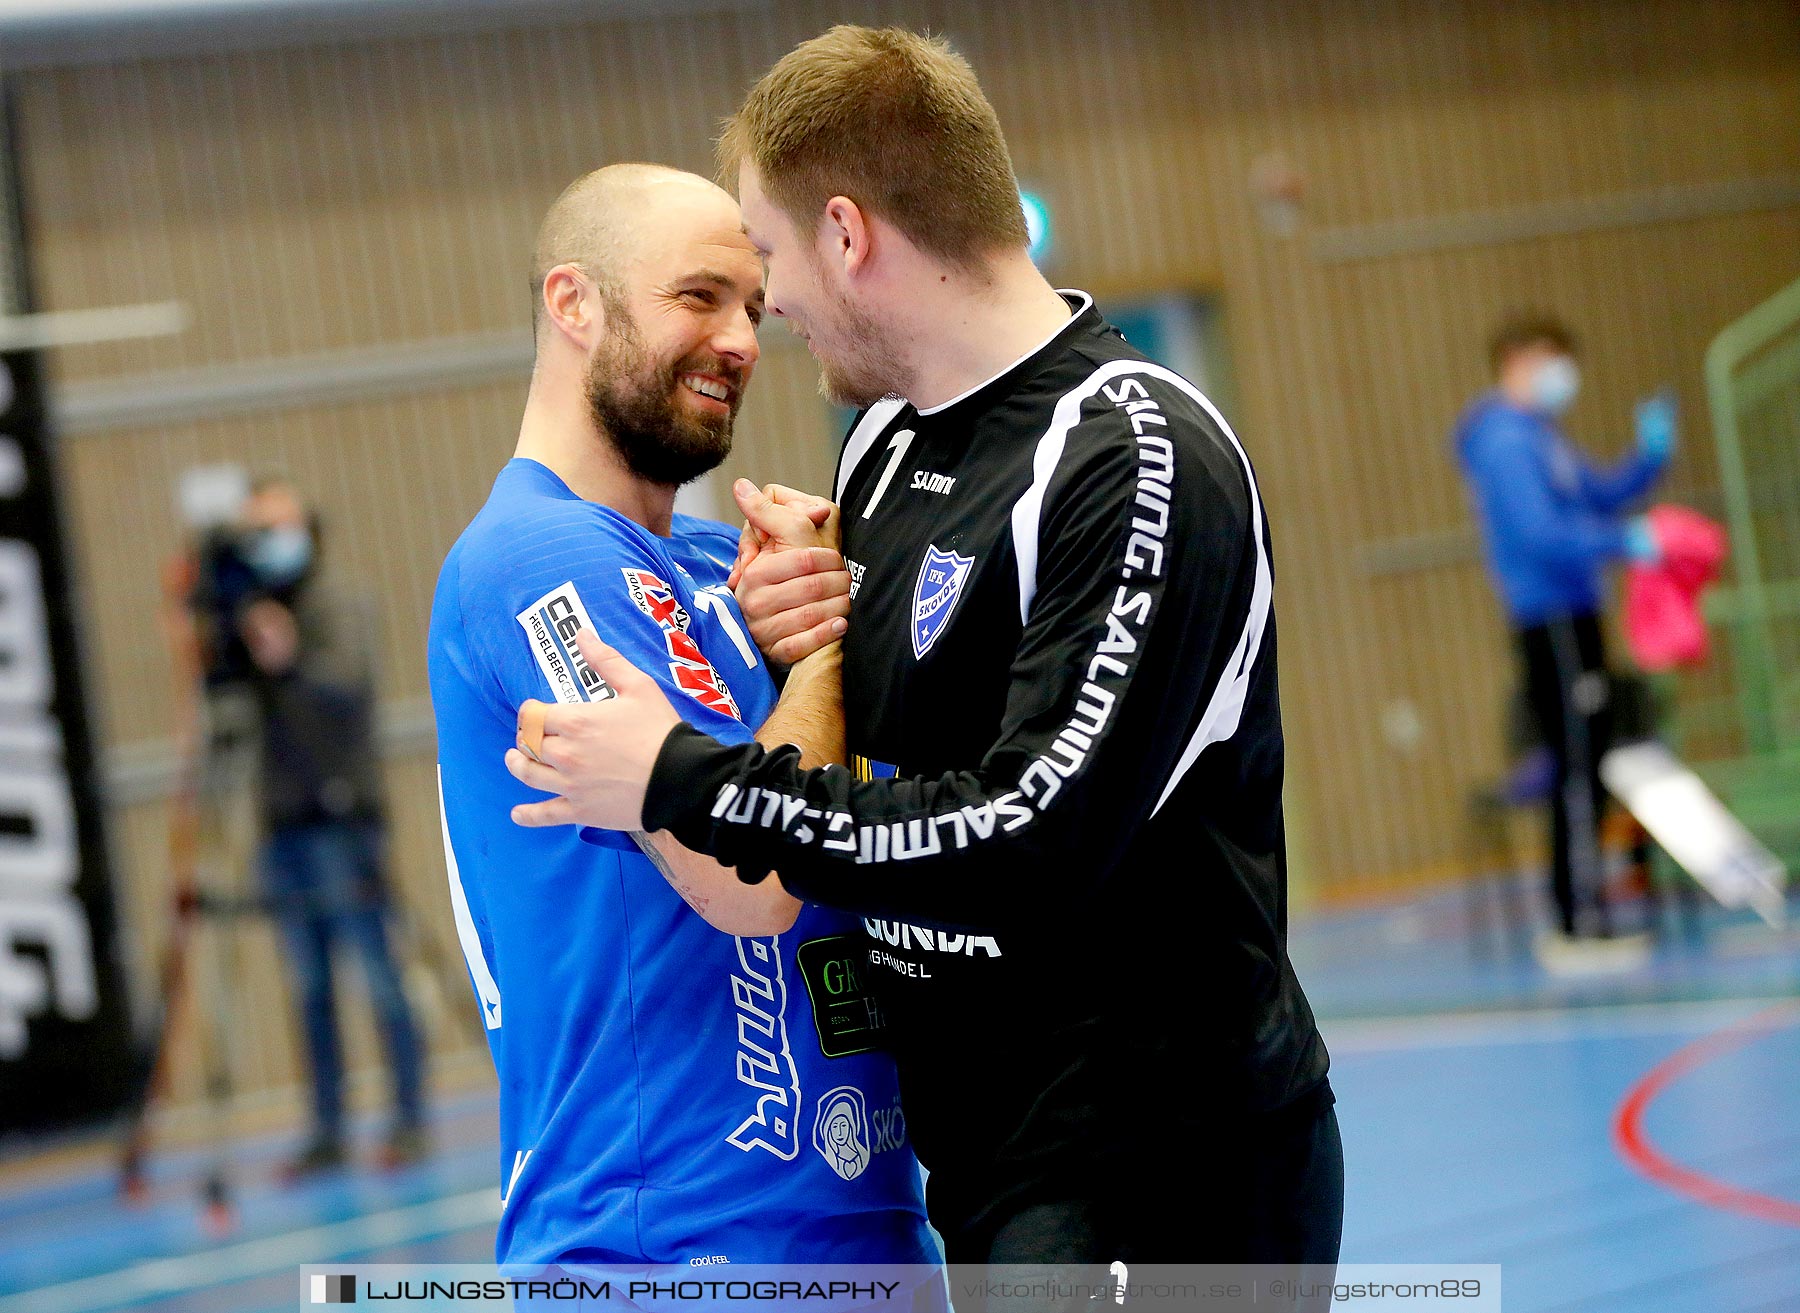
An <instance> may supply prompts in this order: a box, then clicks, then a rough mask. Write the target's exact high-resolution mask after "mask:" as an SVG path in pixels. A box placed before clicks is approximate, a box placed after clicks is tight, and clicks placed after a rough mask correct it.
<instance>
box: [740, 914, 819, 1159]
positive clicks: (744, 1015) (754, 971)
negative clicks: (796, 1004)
mask: <svg viewBox="0 0 1800 1313" xmlns="http://www.w3.org/2000/svg"><path fill="white" fill-rule="evenodd" d="M780 950H781V936H779V935H774V936H771V937H769V938H767V939H748V938H743V937H740V938H739V939H738V940H737V958H738V968H739V969H738V971H737V972H735V973H733V975H732V977H731V998H732V1002H734V1003H735V1004H736V1005H737V1036H738V1044H737V1078H738V1081H739V1082H740V1083H742V1084H744V1085H748V1086H749V1087H750V1088H751V1089H753V1090H759V1091H761V1093H760V1094H758V1096H757V1099H756V1111H755V1112H753V1113H751V1114H750V1115H749V1116H748V1117H746V1118H744V1120H743V1121H742V1122H741V1123H739V1125H738V1128H737V1129H736V1130H735V1131H733V1132H732V1133H731V1134H730V1135H728V1136H726V1137H725V1142H726V1143H727V1144H730V1145H732V1146H733V1147H734V1148H738V1149H742V1150H743V1151H744V1152H745V1153H748V1152H750V1151H751V1150H752V1149H764V1150H767V1151H768V1152H769V1153H772V1154H774V1155H775V1156H776V1157H777V1158H779V1159H781V1160H782V1161H783V1162H792V1161H793V1160H794V1158H795V1157H796V1156H797V1155H798V1154H799V1152H800V1126H799V1115H800V1107H801V1101H800V1072H799V1069H798V1068H797V1067H795V1065H794V1055H793V1052H792V1050H791V1049H790V1048H789V1047H788V1031H787V980H786V978H785V977H784V976H783V975H782V970H781V951H780Z"/></svg>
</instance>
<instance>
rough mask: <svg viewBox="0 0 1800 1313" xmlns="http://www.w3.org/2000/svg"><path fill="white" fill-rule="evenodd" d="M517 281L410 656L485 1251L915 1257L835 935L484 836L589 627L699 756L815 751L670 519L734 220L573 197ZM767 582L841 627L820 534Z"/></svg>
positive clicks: (727, 433) (713, 371)
mask: <svg viewBox="0 0 1800 1313" xmlns="http://www.w3.org/2000/svg"><path fill="white" fill-rule="evenodd" d="M532 279H533V286H534V288H535V289H536V293H535V294H536V297H537V303H536V315H535V317H536V321H537V358H536V363H535V366H534V369H533V374H532V381H531V388H530V392H529V395H528V397H527V400H526V406H525V414H524V418H523V421H522V423H521V425H520V432H519V441H518V446H517V448H516V450H515V454H514V457H513V459H512V460H510V461H509V462H508V463H507V464H506V465H505V466H504V467H503V468H502V469H501V471H500V473H499V476H498V478H496V479H495V481H494V487H493V492H492V494H491V495H490V496H489V498H488V501H487V504H486V505H485V506H483V507H482V509H481V511H480V512H479V513H478V514H477V515H476V516H475V519H474V521H473V522H472V523H471V524H470V525H469V526H468V528H467V529H466V530H465V531H464V532H463V534H462V536H461V537H460V538H459V539H458V540H457V542H456V545H455V546H454V547H452V548H451V550H450V553H449V556H448V558H447V559H446V560H445V562H444V566H443V571H442V573H441V575H440V577H439V580H438V588H437V594H436V598H435V600H434V602H433V606H432V615H431V631H430V640H429V667H430V677H431V696H432V705H433V709H434V712H435V714H436V718H437V732H438V768H439V787H440V792H441V796H442V807H443V823H444V841H445V847H446V857H447V864H448V874H449V893H450V901H451V906H452V911H453V914H454V916H455V920H456V926H457V930H458V934H459V936H460V939H461V944H462V949H463V954H464V956H465V958H466V959H467V963H468V968H469V975H470V980H471V982H472V984H473V985H474V989H475V994H476V997H477V999H478V1001H479V1004H480V1008H481V1015H482V1019H483V1021H484V1023H485V1025H486V1027H487V1036H488V1043H489V1046H490V1048H491V1050H492V1054H493V1059H494V1066H495V1069H496V1071H497V1073H498V1075H499V1082H500V1135H501V1152H500V1162H499V1164H498V1167H499V1184H500V1187H501V1195H502V1202H503V1210H502V1213H501V1218H500V1223H499V1229H498V1234H497V1237H496V1242H495V1248H496V1257H497V1259H498V1261H500V1262H502V1263H506V1264H518V1265H531V1266H549V1265H559V1266H564V1267H588V1266H593V1267H601V1268H604V1267H610V1266H613V1265H632V1264H680V1265H682V1266H683V1267H706V1268H709V1269H710V1268H713V1267H715V1266H721V1265H726V1264H730V1265H733V1266H741V1265H742V1264H745V1263H751V1264H759V1263H799V1262H805V1263H856V1264H915V1263H925V1264H929V1263H934V1262H935V1261H936V1257H937V1251H936V1248H935V1244H934V1242H933V1241H932V1239H931V1237H930V1234H929V1232H928V1230H927V1228H926V1225H925V1220H924V1209H923V1201H922V1197H921V1190H920V1179H919V1168H918V1163H917V1161H916V1159H915V1158H914V1156H913V1153H912V1150H911V1147H910V1143H909V1139H908V1136H907V1133H906V1122H905V1116H904V1114H903V1112H902V1111H901V1109H900V1105H899V1093H898V1084H897V1080H896V1077H895V1073H894V1068H893V1064H892V1062H891V1060H890V1059H889V1058H888V1056H887V1054H886V1053H885V1052H884V1051H882V1049H883V1038H884V1037H883V1033H882V1032H883V1029H884V1018H883V1017H882V1015H881V1014H880V1013H879V1010H878V1009H876V1008H875V1007H873V1006H872V1001H871V999H870V997H869V995H868V993H867V991H866V989H865V988H864V986H863V984H862V981H861V974H862V973H861V970H860V960H861V957H862V956H863V950H862V949H861V948H860V944H861V943H862V941H863V939H864V936H863V934H862V931H861V927H860V926H858V925H857V924H856V922H855V921H854V920H852V919H851V918H849V917H847V916H843V915H841V914H838V913H835V912H831V911H828V910H827V909H824V908H818V907H809V906H802V905H801V904H800V903H799V902H797V901H796V900H794V899H793V898H791V897H789V896H788V895H787V894H786V893H784V892H782V890H781V888H780V886H779V884H778V883H777V882H775V881H767V882H765V883H764V884H762V885H757V886H751V885H747V884H743V883H742V882H740V881H739V880H738V879H737V878H736V875H735V873H734V872H733V871H731V870H729V869H727V868H721V867H720V866H719V865H718V864H717V863H716V862H714V861H713V860H712V859H711V858H709V857H701V856H699V855H697V854H694V853H691V852H688V851H686V850H684V849H682V848H681V847H680V845H678V844H676V843H674V841H673V840H671V839H670V838H669V836H667V835H646V834H641V833H629V834H628V833H614V832H602V831H593V830H587V831H578V830H576V829H574V828H563V829H554V830H550V829H535V830H533V829H524V828H522V827H520V826H517V825H514V824H513V822H512V819H511V817H510V814H509V813H510V810H511V808H512V807H513V806H514V805H515V804H517V803H521V802H527V801H531V800H533V799H534V798H535V797H536V795H535V794H534V793H533V792H532V791H531V790H529V789H527V788H525V787H524V786H523V785H521V784H519V783H518V782H517V781H515V780H514V779H513V778H512V777H511V776H510V775H509V774H507V771H506V768H505V766H504V764H503V761H502V757H503V754H504V753H505V751H506V749H507V748H509V747H511V746H512V745H513V744H514V742H515V737H516V735H517V734H518V732H519V726H518V723H517V711H516V708H517V707H518V706H519V704H520V703H522V702H525V701H527V700H529V699H533V698H536V699H542V700H544V701H546V702H580V701H588V700H591V699H596V698H603V697H607V696H610V695H611V690H610V689H609V688H608V687H607V686H606V685H605V683H604V682H603V681H602V680H600V679H599V678H598V677H597V676H596V674H595V672H594V670H593V668H592V667H591V666H590V665H588V664H587V662H586V661H585V660H584V659H583V657H582V654H581V651H580V648H579V646H578V645H577V644H576V643H575V641H574V636H575V634H576V633H577V632H578V631H579V630H580V629H581V628H584V627H585V628H592V629H593V630H594V631H595V632H597V633H598V634H599V635H601V636H602V637H603V638H604V639H605V640H606V641H607V642H609V643H611V644H613V645H615V646H616V647H618V648H620V649H621V650H624V651H629V652H631V653H632V655H633V659H634V660H636V661H637V662H638V663H639V664H640V665H641V666H642V668H643V669H645V670H649V671H654V672H655V675H656V678H657V680H658V681H659V683H660V684H661V685H662V687H663V688H664V689H666V690H667V692H668V696H669V697H670V698H671V699H672V700H674V701H675V702H676V703H677V704H679V705H680V707H681V708H682V713H683V714H684V715H686V716H687V717H689V718H690V720H691V722H692V723H693V724H694V725H696V726H699V727H702V728H704V729H705V730H707V731H708V732H710V733H713V734H716V735H718V736H720V737H721V738H724V739H727V740H728V741H731V742H737V743H742V742H748V741H749V740H750V739H751V738H752V737H753V736H758V735H767V736H768V737H769V741H771V742H774V743H785V742H790V741H793V742H802V743H806V742H811V741H813V739H811V738H809V737H808V736H807V734H805V733H795V727H793V726H788V725H784V724H782V723H781V719H782V713H781V712H779V711H774V710H773V708H774V707H775V701H776V698H775V688H774V684H773V682H772V680H771V678H770V675H769V671H768V668H767V666H766V665H765V664H764V658H763V655H762V653H760V652H759V651H758V650H757V648H756V646H755V645H754V643H753V642H752V641H751V640H750V638H749V637H748V627H747V625H746V624H745V622H744V618H743V616H742V614H741V613H740V612H739V611H738V608H737V603H736V602H735V601H734V600H733V598H732V595H731V593H730V591H729V590H728V589H727V588H726V587H725V579H726V576H727V573H728V571H729V569H730V566H731V563H732V560H733V558H734V556H735V555H736V551H737V539H738V534H737V531H736V530H733V529H731V528H729V527H727V526H726V525H723V524H717V523H713V522H711V521H706V520H699V519H694V518H692V517H690V516H686V515H681V514H677V513H675V510H674V502H675V494H676V490H677V489H678V488H679V487H680V486H681V485H682V484H684V483H686V482H688V481H689V480H692V479H694V478H697V477H699V476H700V475H701V474H704V473H705V472H706V471H708V470H710V469H712V468H714V467H715V466H716V465H717V464H718V463H719V462H720V461H721V460H723V459H724V457H725V455H726V453H727V452H728V451H729V450H730V445H731V430H732V421H733V418H734V417H735V415H736V413H737V409H738V405H739V403H740V401H741V400H742V397H743V390H744V386H745V385H746V384H747V383H748V381H749V379H750V375H751V371H752V368H753V366H754V365H755V363H756V359H757V354H758V351H757V341H756V325H757V322H758V321H759V320H760V319H761V316H762V303H763V293H762V269H761V266H760V264H759V262H758V260H757V258H756V254H755V252H754V251H753V250H752V248H751V246H750V244H749V242H748V241H747V240H746V239H745V237H744V235H743V232H742V221H741V218H740V215H739V213H738V207H737V205H736V203H735V202H734V201H732V200H731V198H730V197H729V196H727V195H726V194H725V193H724V192H723V191H720V190H719V189H718V188H717V187H715V186H714V185H713V184H712V183H710V182H708V181H706V180H705V179H702V178H699V177H696V176H694V175H692V174H686V173H679V172H677V171H675V170H672V169H665V168H661V167H658V166H651V165H614V166H610V167H608V168H606V169H601V170H598V171H596V172H595V173H592V174H589V175H587V176H586V177H583V178H581V179H579V180H577V181H576V182H575V183H573V184H572V185H571V186H570V187H569V188H568V189H567V190H566V191H565V192H564V193H563V195H562V196H561V197H560V198H559V199H558V200H557V202H556V203H555V205H554V206H552V208H551V210H550V212H549V214H548V215H547V216H546V218H545V220H544V224H543V227H542V230H541V232H540V235H539V239H538V244H537V250H536V255H535V259H534V268H533V273H532ZM827 525H828V520H827V518H826V514H825V511H824V509H823V508H820V509H819V511H818V514H817V517H816V518H815V519H814V520H813V524H812V525H811V526H809V527H815V526H817V527H824V526H827ZM795 557H796V562H797V566H804V567H805V568H806V569H808V570H823V571H826V572H827V574H828V575H830V576H831V577H833V578H834V579H836V585H837V586H838V587H839V588H840V592H841V593H842V594H843V595H845V597H846V601H845V603H844V604H843V606H842V607H841V608H839V609H838V610H837V613H836V616H837V617H838V618H841V616H842V613H843V611H844V610H847V609H848V608H847V594H848V575H847V574H844V573H843V562H842V560H841V559H840V558H839V557H838V556H837V554H836V552H835V551H834V550H832V549H831V548H830V547H829V545H828V544H827V542H826V541H825V540H824V536H822V538H821V542H820V544H819V545H817V546H816V547H801V548H798V549H797V550H796V552H795ZM838 575H841V576H842V577H841V578H836V576H838ZM828 609H829V608H828ZM832 618H833V617H830V616H825V615H823V613H822V622H823V623H829V622H830V620H831V619H832ZM840 745H841V734H840ZM837 751H838V752H840V753H841V751H842V749H841V746H839V748H838V749H837ZM709 923H710V924H709ZM728 1270H729V1269H728Z"/></svg>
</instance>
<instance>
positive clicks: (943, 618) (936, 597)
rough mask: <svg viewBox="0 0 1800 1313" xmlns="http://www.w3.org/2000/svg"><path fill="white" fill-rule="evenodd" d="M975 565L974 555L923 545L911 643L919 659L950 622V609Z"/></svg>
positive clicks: (915, 655) (915, 587) (914, 596)
mask: <svg viewBox="0 0 1800 1313" xmlns="http://www.w3.org/2000/svg"><path fill="white" fill-rule="evenodd" d="M974 566H975V558H974V557H973V556H958V555H957V554H956V553H955V552H940V551H939V550H938V549H937V548H935V547H927V548H926V549H925V563H924V564H923V565H921V566H920V567H919V582H918V583H917V584H915V585H913V623H912V646H913V656H914V658H915V659H922V658H923V657H924V656H925V654H926V653H927V652H929V651H931V645H932V644H933V643H935V642H937V640H938V635H939V634H941V633H943V632H944V629H945V627H946V626H947V625H949V623H950V612H951V611H953V610H954V609H955V608H956V599H957V598H958V597H960V596H961V595H962V587H963V584H965V583H966V582H968V578H969V571H970V570H972V569H973V568H974Z"/></svg>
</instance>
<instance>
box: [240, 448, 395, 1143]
mask: <svg viewBox="0 0 1800 1313" xmlns="http://www.w3.org/2000/svg"><path fill="white" fill-rule="evenodd" d="M318 542H319V530H318V522H317V519H316V517H314V516H313V515H311V514H310V513H309V512H308V510H307V507H306V505H305V503H304V502H303V501H302V500H301V497H300V494H299V492H298V491H297V490H296V489H295V488H294V487H293V485H291V484H289V483H286V482H283V481H280V480H269V481H265V482H263V483H260V484H258V485H257V486H256V487H255V488H254V489H253V490H252V492H251V494H250V496H249V498H248V499H247V500H246V502H245V504H244V507H243V510H242V512H241V516H240V523H239V527H238V532H237V534H236V535H235V541H234V543H233V545H232V546H233V550H232V551H231V553H230V555H231V557H232V558H233V559H232V562H231V564H232V565H233V566H236V567H241V572H240V574H239V576H238V577H237V580H236V582H235V584H234V585H232V592H233V596H232V599H231V601H230V604H229V607H228V612H229V614H227V615H225V616H224V617H223V623H222V624H221V626H220V627H221V628H224V626H225V625H229V631H228V632H227V633H226V634H225V635H224V638H225V642H224V644H223V648H224V654H223V657H222V660H221V661H220V662H218V663H217V664H218V665H219V666H221V667H222V668H224V669H225V670H226V671H228V672H232V671H241V674H242V678H243V682H244V683H245V684H246V686H247V687H248V688H249V690H250V691H251V693H252V694H253V697H254V701H255V704H256V706H257V709H258V710H259V712H260V721H261V731H262V733H261V742H262V747H261V772H260V784H261V804H262V818H263V823H264V825H265V827H266V832H265V838H264V843H263V850H262V854H261V878H262V882H263V892H264V894H265V895H266V897H267V898H268V900H269V904H270V908H271V911H272V912H273V914H274V916H275V920H276V924H277V927H278V929H279V931H280V933H281V937H282V941H283V944H284V946H285V948H286V950H287V957H288V967H289V971H290V973H291V977H292V982H293V989H294V994H295V999H296V1002H297V1004H298V1007H299V1013H300V1025H301V1031H302V1034H303V1035H304V1036H305V1041H306V1053H307V1058H308V1061H309V1064H310V1067H311V1081H312V1131H311V1135H310V1137H309V1138H308V1140H307V1141H306V1143H305V1145H304V1146H303V1147H302V1148H301V1150H300V1151H299V1153H298V1154H297V1155H296V1156H295V1157H294V1158H293V1159H292V1161H290V1162H289V1163H288V1164H287V1165H286V1174H287V1175H288V1176H289V1177H302V1176H307V1175H311V1174H313V1173H316V1172H321V1171H326V1170H330V1169H332V1168H335V1167H338V1166H341V1165H342V1164H343V1163H344V1162H345V1160H346V1147H345V1136H344V1098H343V1055H342V1047H341V1043H340V1040H339V1035H338V1026H337V1017H336V1011H335V1006H334V994H335V991H334V988H333V975H334V953H335V950H336V948H337V946H338V945H340V944H345V945H348V946H349V947H350V948H351V949H353V950H354V951H355V953H356V955H357V957H358V958H359V959H360V961H361V962H362V966H363V971H364V974H365V976H366V978H367V981H368V988H369V996H370V1000H371V1002H372V1003H373V1004H374V1008H375V1017H376V1020H377V1022H378V1023H379V1029H380V1032H381V1037H382V1041H383V1043H384V1045H385V1047H386V1050H387V1057H388V1062H389V1065H390V1067H391V1069H392V1077H393V1120H392V1123H391V1125H390V1127H389V1129H388V1133H387V1138H386V1141H385V1143H384V1145H383V1147H382V1151H381V1157H380V1161H381V1162H382V1164H383V1165H384V1166H399V1165H402V1164H404V1163H407V1162H411V1161H414V1160H416V1159H417V1158H419V1157H421V1156H422V1155H423V1153H424V1151H425V1148H426V1138H425V1132H424V1122H423V1088H424V1079H425V1072H424V1067H425V1055H424V1050H423V1047H422V1045H421V1042H420V1038H419V1032H418V1027H417V1026H416V1025H415V1023H414V1020H413V1015H412V1010H411V1008H410V1006H409V1005H408V1003H407V998H406V993H405V990H404V988H403V986H402V982H401V972H400V969H399V967H398V965H397V964H396V962H395V959H394V953H393V949H392V947H391V945H390V942H389V935H388V924H387V917H388V910H389V909H388V899H387V894H386V890H385V882H384V873H383V865H384V846H385V841H386V827H385V825H384V822H383V811H384V808H383V801H382V793H381V784H380V772H379V766H378V761H377V747H376V741H375V717H376V701H377V696H376V684H375V629H374V626H373V623H372V618H371V616H370V614H369V612H368V609H367V608H366V607H362V606H359V605H356V604H354V603H352V601H351V600H350V599H347V598H344V597H340V596H337V595H335V594H333V593H331V592H328V591H327V590H326V589H325V588H324V587H323V586H322V585H321V584H320V583H319V582H318V579H317V567H318ZM209 573H210V574H211V575H212V576H214V577H217V576H220V575H221V574H223V575H226V577H227V578H230V577H231V576H230V574H229V570H228V569H227V570H219V569H214V570H212V571H210V572H209ZM215 609H216V608H215ZM232 640H235V642H234V641H232Z"/></svg>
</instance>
